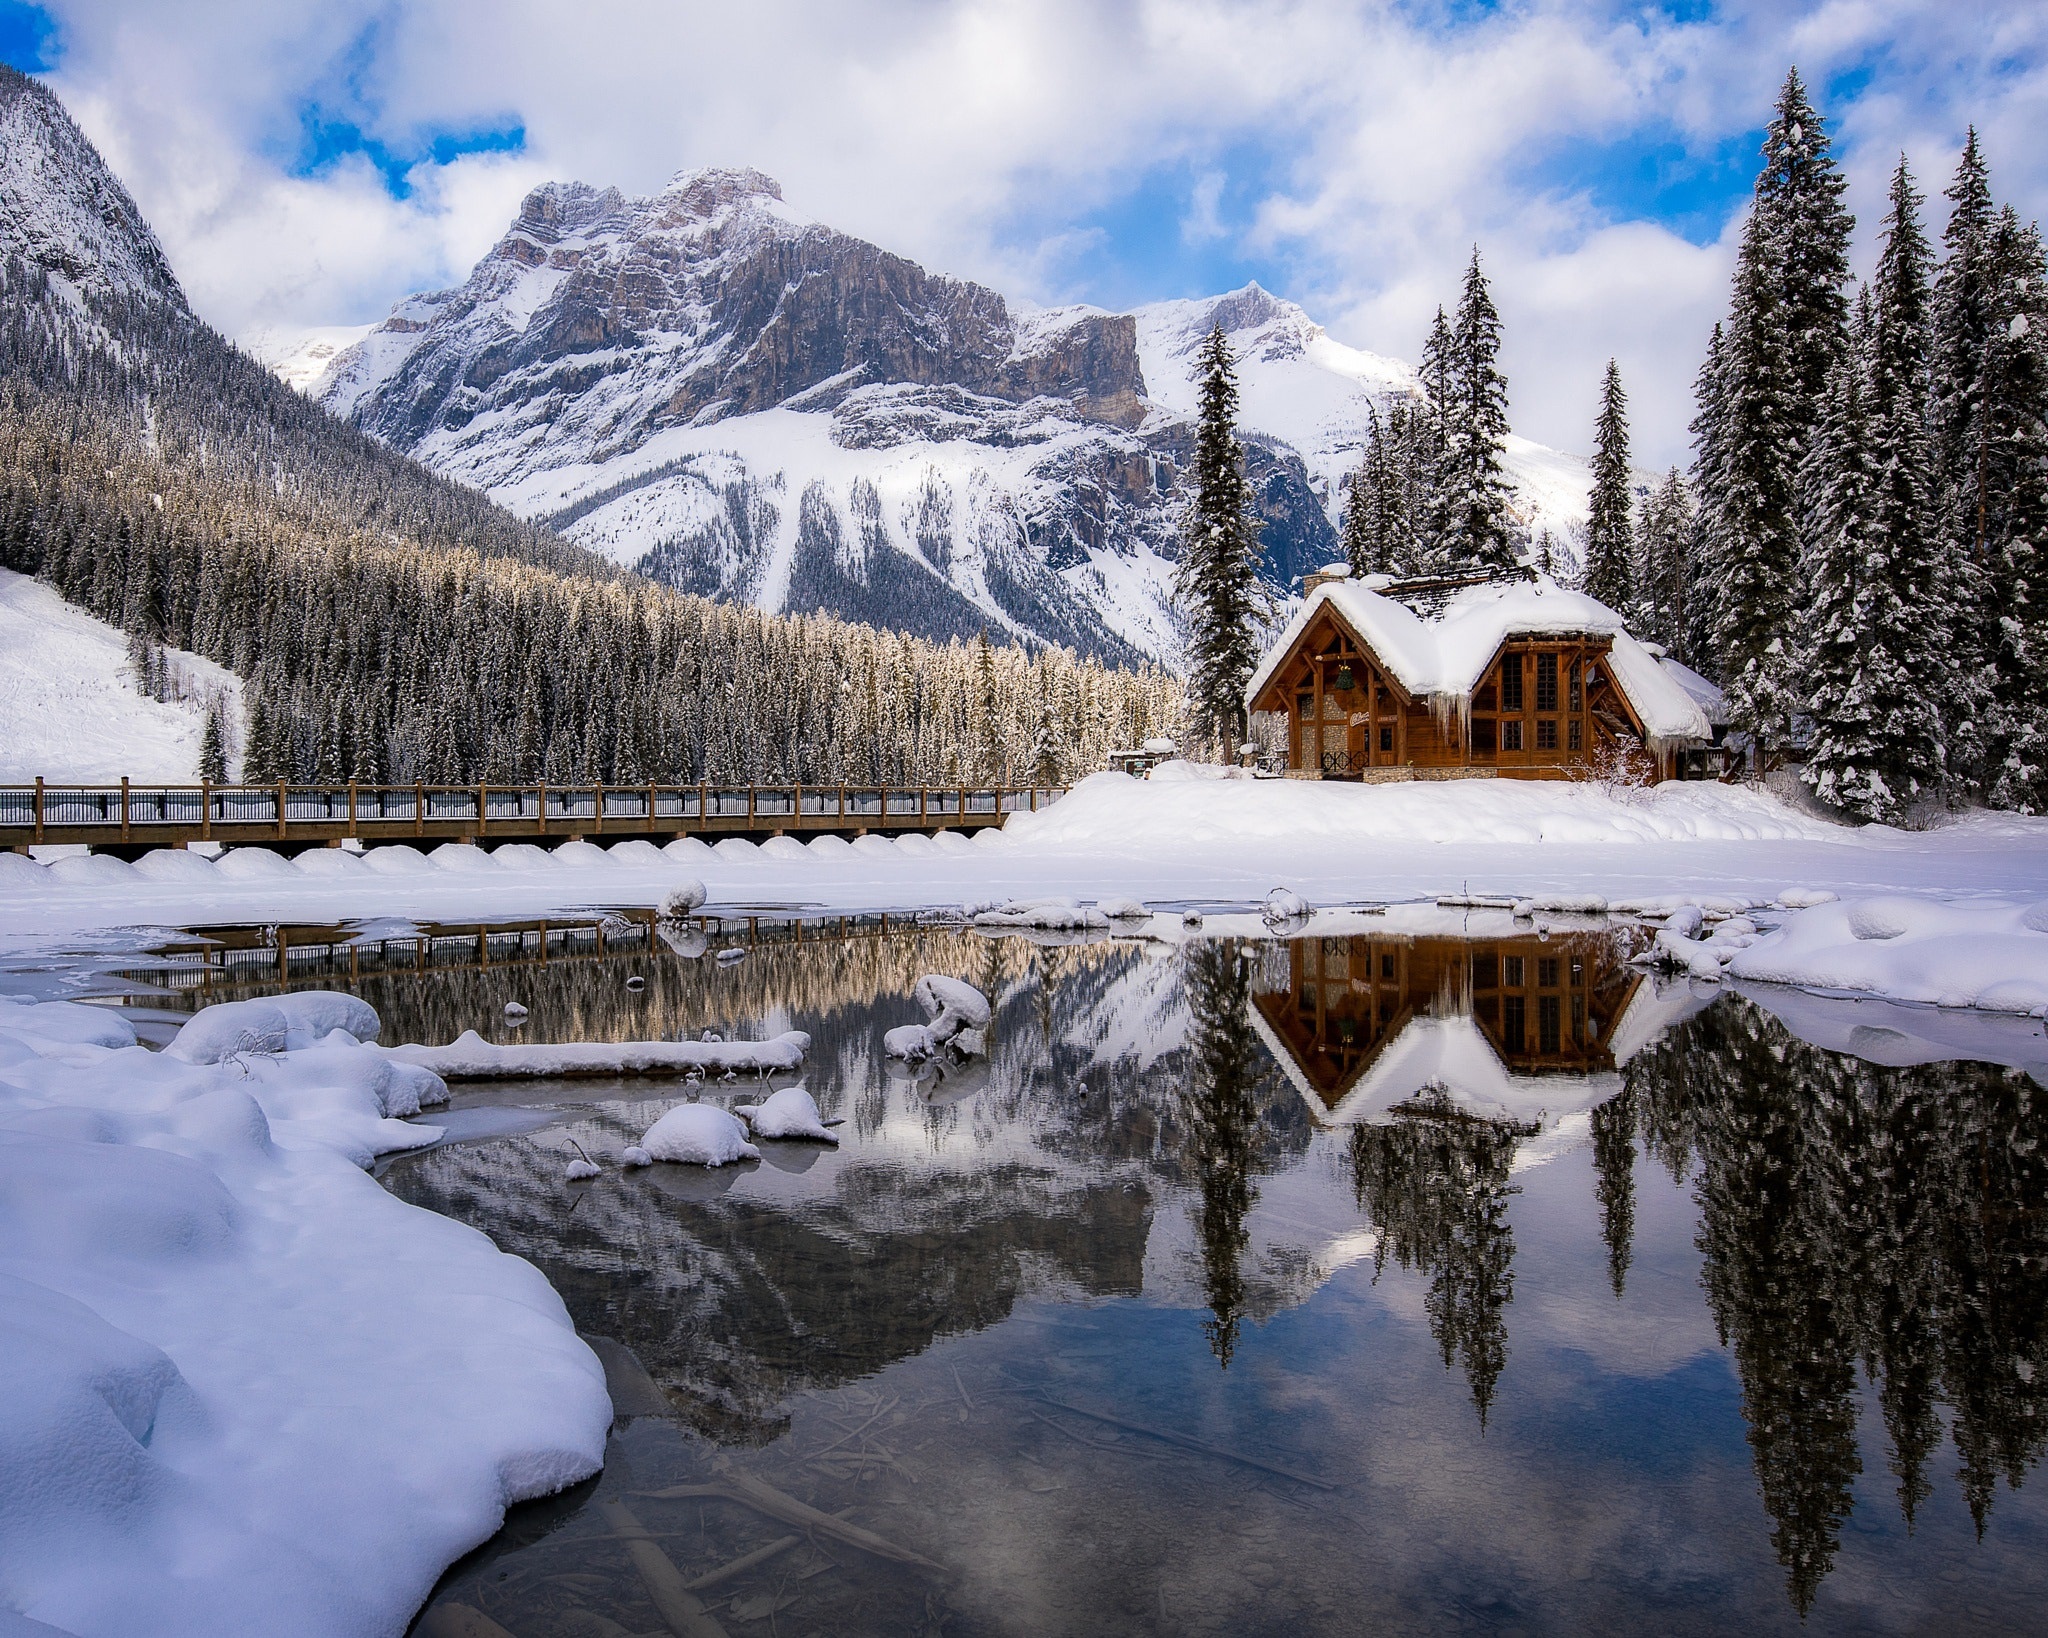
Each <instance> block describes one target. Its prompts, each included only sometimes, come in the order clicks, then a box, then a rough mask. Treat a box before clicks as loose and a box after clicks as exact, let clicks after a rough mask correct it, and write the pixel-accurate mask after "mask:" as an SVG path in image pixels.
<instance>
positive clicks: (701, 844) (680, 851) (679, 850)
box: [661, 836, 713, 865]
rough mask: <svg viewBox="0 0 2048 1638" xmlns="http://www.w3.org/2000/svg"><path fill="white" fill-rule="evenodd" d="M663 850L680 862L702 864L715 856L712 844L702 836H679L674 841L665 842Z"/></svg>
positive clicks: (666, 855)
mask: <svg viewBox="0 0 2048 1638" xmlns="http://www.w3.org/2000/svg"><path fill="white" fill-rule="evenodd" d="M661 851H662V853H663V855H664V856H665V857H667V858H670V859H673V860H675V861H676V862H677V863H679V864H688V865H695V864H702V863H703V862H704V861H705V860H706V859H709V858H711V857H713V854H712V852H711V844H710V843H709V842H707V841H705V840H704V838H703V837H701V836H678V837H677V838H676V839H675V840H674V841H673V842H667V843H664V844H663V846H662V849H661Z"/></svg>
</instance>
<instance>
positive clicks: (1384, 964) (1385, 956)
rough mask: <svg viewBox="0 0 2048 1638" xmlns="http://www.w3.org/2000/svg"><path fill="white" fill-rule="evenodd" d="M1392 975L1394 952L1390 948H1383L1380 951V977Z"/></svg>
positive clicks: (1390, 976)
mask: <svg viewBox="0 0 2048 1638" xmlns="http://www.w3.org/2000/svg"><path fill="white" fill-rule="evenodd" d="M1393 976H1394V952H1393V951H1392V950H1384V951H1382V952H1381V953H1380V977H1382V978H1392V977H1393Z"/></svg>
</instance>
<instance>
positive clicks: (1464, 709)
mask: <svg viewBox="0 0 2048 1638" xmlns="http://www.w3.org/2000/svg"><path fill="white" fill-rule="evenodd" d="M1307 594H1308V595H1307V597H1306V599H1305V600H1304V602H1303V603H1302V606H1301V608H1300V609H1299V610H1298V611H1297V612H1296V614H1295V616H1294V618H1293V619H1292V620H1291V621H1290V622H1289V623H1288V626H1287V629H1286V630H1285V631H1284V632H1283V633H1282V634H1281V636H1280V639H1279V641H1278V642H1277V643H1275V645H1274V646H1273V648H1272V649H1271V651H1269V652H1268V654H1267V655H1266V658H1265V660H1264V661H1263V662H1262V663H1261V664H1260V666H1259V669H1258V671H1257V672H1256V673H1255V674H1254V676H1253V678H1252V681H1251V684H1250V686H1249V687H1248V688H1247V690H1246V692H1245V702H1246V704H1247V706H1248V707H1249V708H1250V709H1251V710H1253V711H1266V712H1273V713H1277V714H1280V715H1283V716H1285V718H1286V719H1287V771H1288V775H1289V777H1291V778H1297V779H1358V780H1368V781H1370V780H1383V779H1456V778H1468V777H1475V776H1477V777H1486V776H1494V775H1499V776H1506V777H1510V778H1517V779H1570V778H1583V777H1586V776H1587V775H1589V774H1592V773H1594V772H1596V771H1601V770H1621V769H1624V768H1626V769H1630V770H1631V771H1633V772H1634V773H1635V774H1637V775H1638V776H1641V777H1646V778H1656V779H1686V778H1695V779H1697V778H1705V777H1707V775H1708V772H1709V769H1710V766H1711V767H1713V768H1715V769H1716V770H1718V763H1719V757H1718V753H1717V752H1715V750H1714V748H1715V747H1716V746H1718V745H1719V743H1720V740H1721V735H1722V732H1723V730H1724V728H1725V726H1726V712H1725V709H1724V707H1723V705H1722V702H1721V696H1720V692H1719V690H1718V689H1716V688H1715V687H1714V686H1713V684H1711V683H1709V682H1708V681H1706V679H1705V678H1703V677H1700V676H1699V675H1698V674H1697V673H1695V672H1692V671H1689V670H1687V669H1686V668H1685V667H1684V666H1681V665H1679V664H1678V663H1677V662H1676V661H1673V660H1670V659H1668V658H1666V657H1665V655H1664V653H1663V651H1662V650H1661V649H1658V648H1655V647H1654V646H1652V645H1649V644H1646V643H1643V642H1640V641H1638V640H1637V639H1636V638H1635V637H1633V636H1631V635H1630V634H1629V632H1628V630H1627V627H1626V624H1625V622H1624V621H1623V619H1622V617H1621V616H1620V615H1619V614H1618V613H1616V612H1615V611H1614V610H1613V609H1611V608H1609V607H1607V606H1606V605H1605V604H1604V603H1600V602H1597V601H1596V600H1595V599H1593V598H1591V597H1588V596H1586V595H1585V594H1584V593H1582V592H1574V591H1567V590H1565V589H1564V588H1563V587H1561V586H1559V585H1558V584H1557V583H1556V582H1555V581H1553V580H1550V579H1549V578H1548V577H1546V576H1543V575H1539V574H1536V573H1534V572H1532V571H1529V570H1521V571H1518V572H1515V573H1512V574H1499V573H1475V574H1467V575H1450V576H1433V577H1428V578H1420V579H1411V580H1393V579H1390V578H1389V577H1387V576H1384V575H1369V576H1367V577H1366V578H1365V579H1363V580H1353V579H1352V578H1351V577H1350V575H1349V572H1348V571H1346V570H1344V569H1343V568H1342V567H1341V566H1338V567H1333V568H1331V569H1326V570H1324V571H1323V572H1322V573H1320V574H1314V575H1311V576H1309V578H1308V583H1307Z"/></svg>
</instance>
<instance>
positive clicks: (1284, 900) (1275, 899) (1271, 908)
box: [1259, 887, 1315, 927]
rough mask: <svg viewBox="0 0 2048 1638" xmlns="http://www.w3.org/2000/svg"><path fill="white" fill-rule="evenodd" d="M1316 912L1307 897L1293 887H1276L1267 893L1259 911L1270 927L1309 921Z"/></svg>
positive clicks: (1287, 925)
mask: <svg viewBox="0 0 2048 1638" xmlns="http://www.w3.org/2000/svg"><path fill="white" fill-rule="evenodd" d="M1314 914H1315V911H1314V909H1313V908H1312V907H1311V906H1310V904H1309V902H1308V900H1307V899H1305V898H1303V897H1302V896H1301V895H1300V894H1299V893H1297V892H1295V891H1294V889H1293V888H1291V887H1276V888H1274V889H1273V891H1272V892H1270V893H1268V894H1267V895H1266V902H1265V904H1264V906H1263V907H1261V909H1260V911H1259V915H1260V918H1261V919H1262V920H1263V921H1264V922H1265V923H1266V925H1267V926H1268V927H1289V926H1293V925H1295V924H1296V923H1298V922H1304V921H1307V920H1308V918H1309V917H1310V916H1312V915H1314Z"/></svg>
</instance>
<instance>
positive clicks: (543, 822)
mask: <svg viewBox="0 0 2048 1638" xmlns="http://www.w3.org/2000/svg"><path fill="white" fill-rule="evenodd" d="M533 828H534V829H535V830H537V831H539V832H540V834H541V835H543V836H545V835H547V833H548V783H547V781H546V780H545V779H543V780H542V781H541V783H540V817H539V818H538V819H537V820H535V821H534V826H533ZM541 943H542V944H543V945H545V944H546V943H547V934H546V933H542V934H541Z"/></svg>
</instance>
